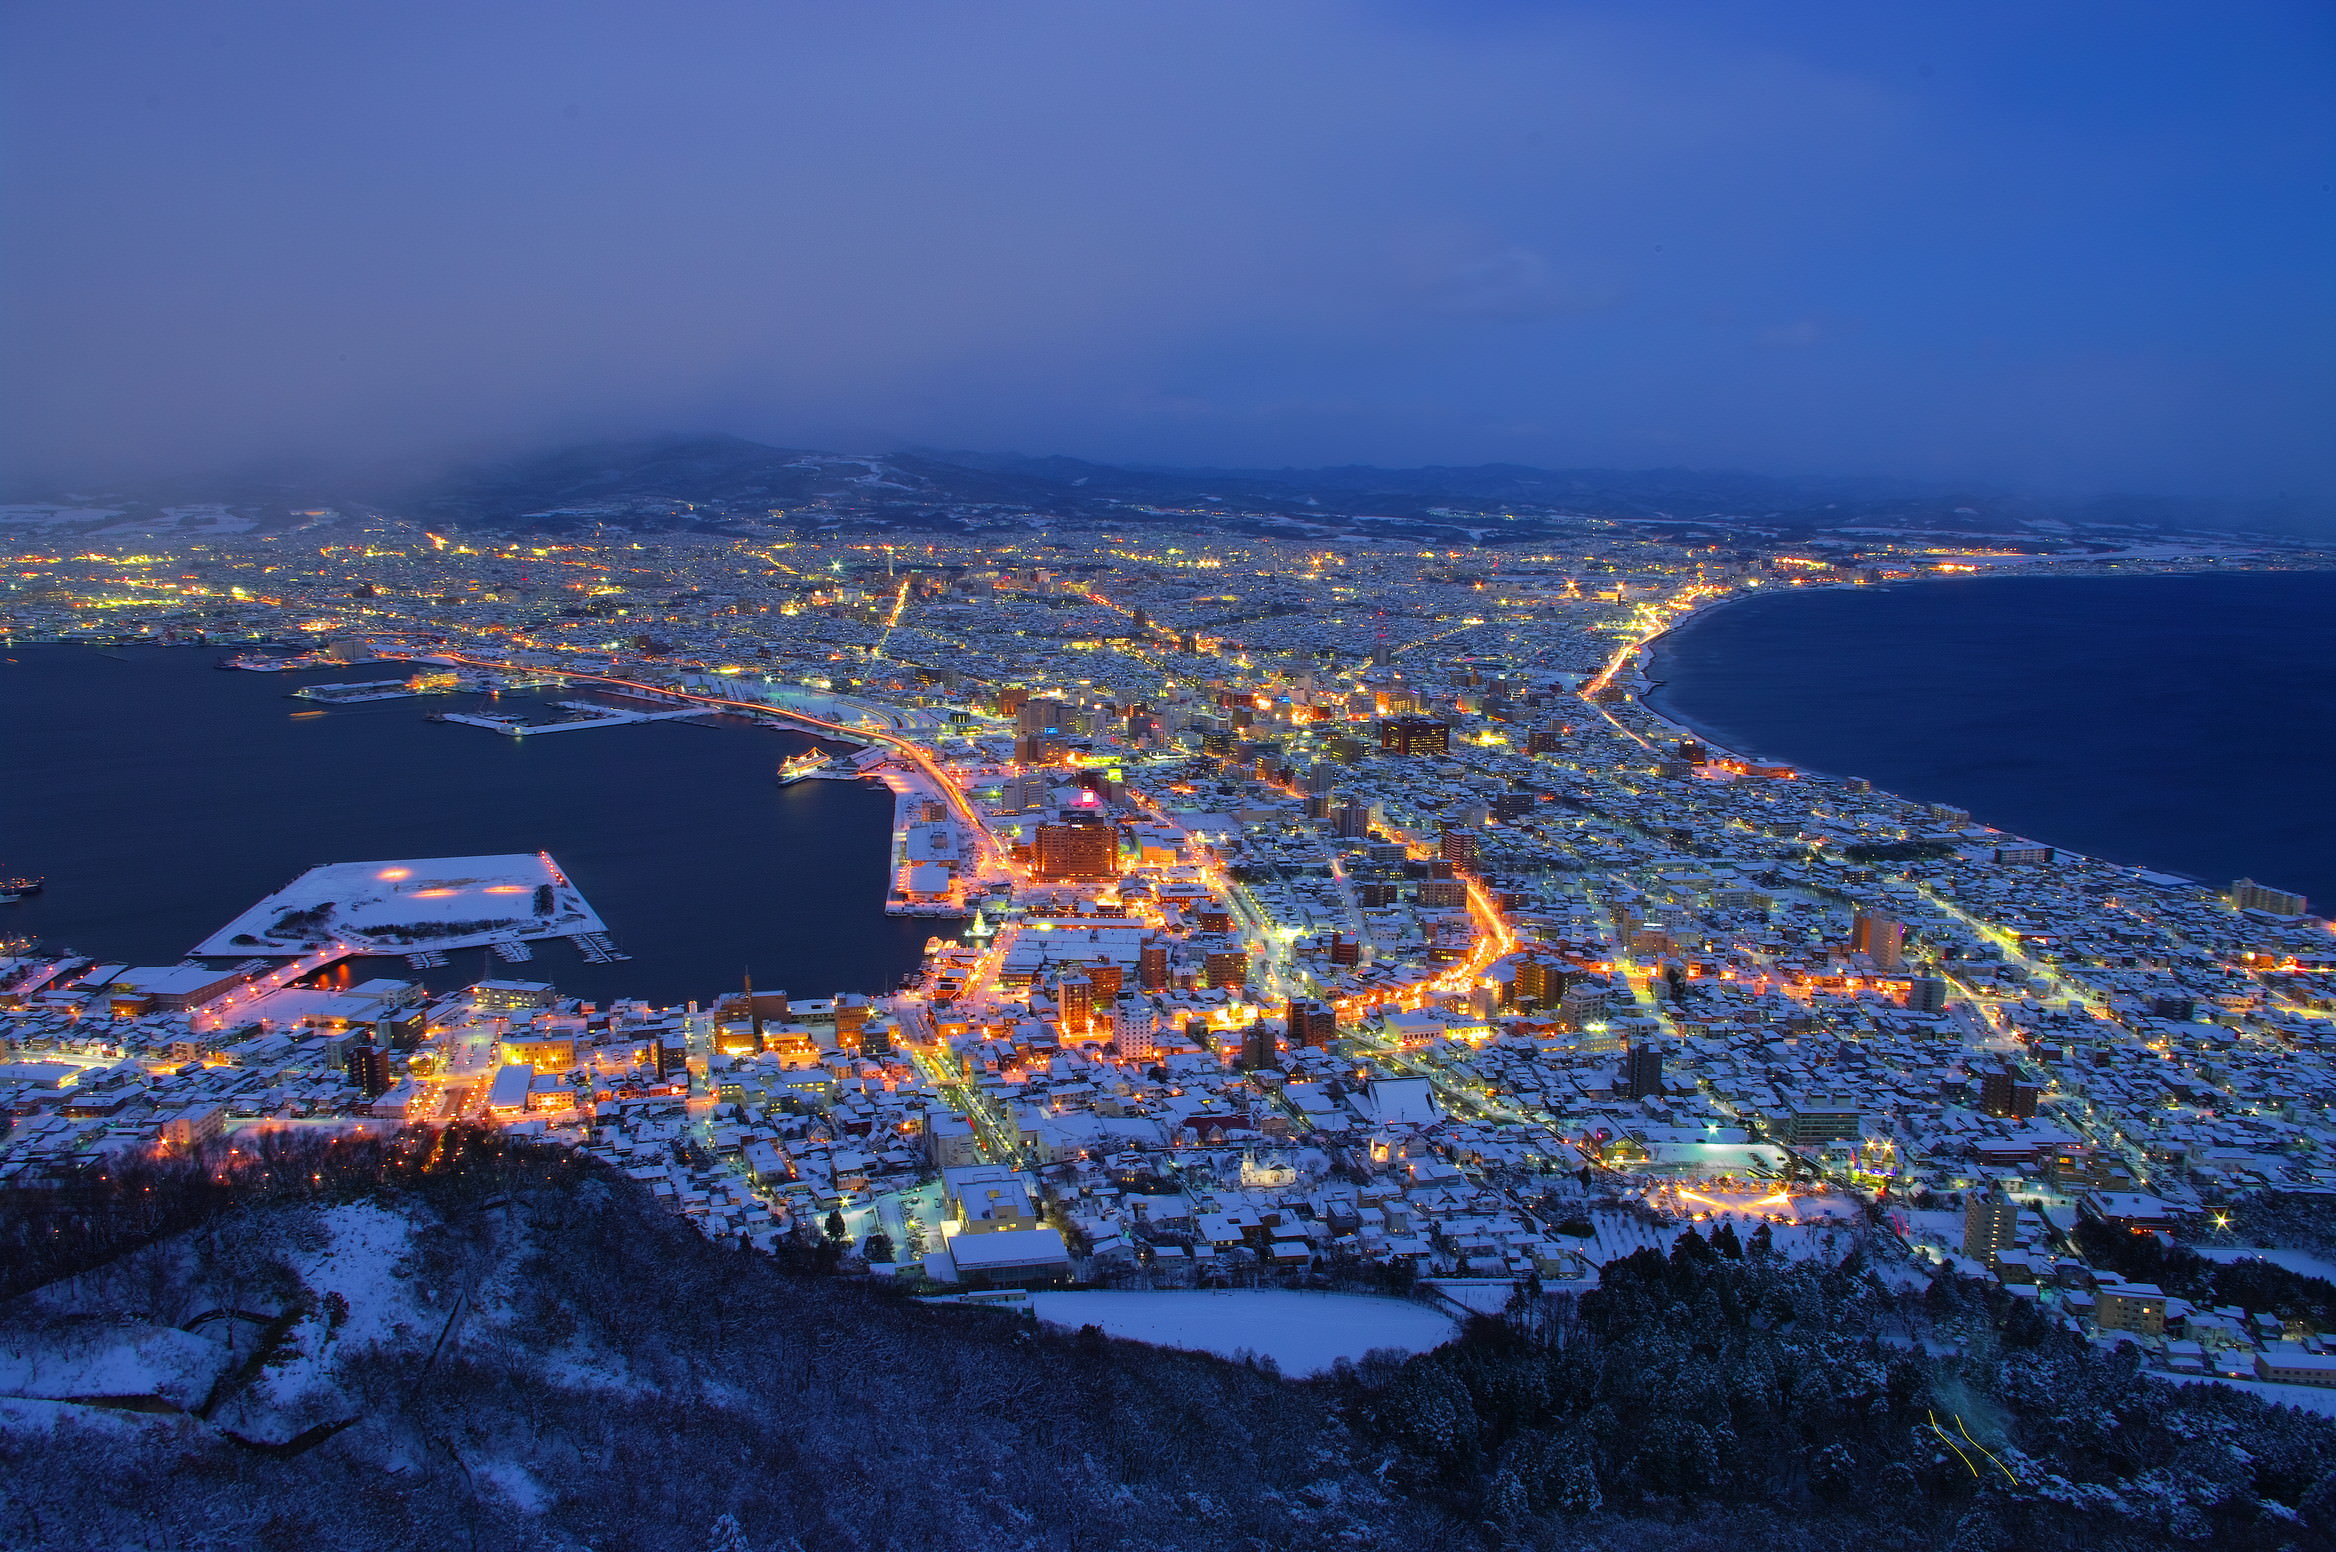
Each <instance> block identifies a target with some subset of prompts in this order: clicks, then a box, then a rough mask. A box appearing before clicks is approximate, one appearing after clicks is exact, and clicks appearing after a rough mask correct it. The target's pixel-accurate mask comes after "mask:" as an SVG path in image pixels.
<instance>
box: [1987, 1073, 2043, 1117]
mask: <svg viewBox="0 0 2336 1552" xmlns="http://www.w3.org/2000/svg"><path fill="white" fill-rule="evenodd" d="M2040 1092H2041V1091H2040V1089H2039V1088H2038V1086H2037V1085H2036V1084H2033V1083H2030V1082H2028V1081H2027V1080H2025V1079H2023V1078H2022V1077H2020V1076H2019V1075H2018V1074H2017V1073H2015V1072H2013V1071H2012V1070H2011V1069H2010V1068H2008V1067H1998V1068H1996V1069H1995V1070H1994V1071H1992V1072H1983V1073H1981V1074H1980V1075H1979V1108H1980V1109H1982V1110H1984V1111H1986V1112H1987V1113H1988V1114H1989V1115H1991V1116H2003V1117H2005V1118H2007V1119H2011V1120H2020V1121H2025V1120H2027V1119H2028V1118H2029V1117H2031V1116H2033V1115H2034V1114H2035V1113H2036V1100H2037V1098H2038V1096H2039V1094H2040Z"/></svg>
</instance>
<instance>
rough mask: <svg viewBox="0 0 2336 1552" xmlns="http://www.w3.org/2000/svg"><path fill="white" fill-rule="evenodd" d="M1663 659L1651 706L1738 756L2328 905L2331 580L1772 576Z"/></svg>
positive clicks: (2332, 881)
mask: <svg viewBox="0 0 2336 1552" xmlns="http://www.w3.org/2000/svg"><path fill="white" fill-rule="evenodd" d="M1653 674H1654V676H1655V677H1656V678H1658V679H1660V680H1662V681H1663V685H1662V688H1661V689H1660V690H1658V691H1657V692H1656V694H1655V695H1654V696H1653V697H1652V704H1653V705H1654V707H1655V709H1657V710H1659V711H1661V712H1663V713H1664V714H1665V715H1667V716H1671V717H1673V718H1674V719H1675V720H1678V721H1681V722H1685V723H1687V724H1689V725H1691V726H1693V727H1696V728H1699V729H1701V730H1702V731H1703V732H1705V733H1706V734H1707V735H1708V736H1710V737H1712V738H1714V739H1716V740H1718V741H1719V742H1721V743H1723V744H1726V745H1727V746H1728V747H1730V748H1732V749H1736V750H1738V751H1740V752H1745V753H1753V754H1761V755H1766V756H1769V757H1770V758H1773V759H1780V760H1790V761H1793V762H1795V763H1797V764H1799V765H1801V766H1803V767H1804V768H1806V769H1809V770H1812V771H1823V772H1829V773H1832V774H1835V775H1846V776H1863V777H1866V778H1868V779H1870V780H1871V781H1872V782H1873V783H1874V784H1875V785H1876V786H1877V787H1881V788H1885V789H1887V790H1890V791H1894V792H1899V793H1902V794H1904V795H1906V796H1908V797H1913V798H1920V799H1925V800H1929V801H1933V802H1943V803H1951V804H1953V805H1955V806H1956V807H1959V808H1967V809H1969V810H1970V811H1971V814H1972V817H1973V818H1974V819H1976V820H1978V821H1979V822H1981V823H1985V824H1992V825H1996V826H1999V827H2001V828H2003V829H2006V830H2012V831H2016V832H2018V833H2020V834H2022V835H2025V836H2028V837H2030V838H2032V839H2034V840H2038V841H2043V842H2047V843H2049V844H2052V845H2055V846H2062V847H2066V848H2069V849H2071V850H2075V851H2081V852H2086V853H2089V854H2091V855H2093V856H2097V857H2102V858H2106V859H2108V860H2111V861H2115V862H2122V863H2132V864H2138V865H2142V866H2148V867H2155V868H2162V869H2167V870H2170V871H2174V872H2179V873H2187V874H2190V875H2192V876H2194V877H2197V878H2200V879H2202V880H2205V881H2207V882H2209V883H2212V884H2214V885H2217V886H2218V887H2219V886H2223V885H2227V884H2228V883H2229V882H2230V881H2231V880H2232V879H2233V878H2237V877H2242V876H2244V877H2249V878H2253V879H2256V880H2258V881H2259V882H2262V883H2266V884H2271V885H2275V886H2277V887H2279V888H2282V889H2291V890H2296V891H2298V892H2300V893H2303V894H2306V895H2309V896H2310V897H2311V898H2312V899H2313V901H2314V904H2315V907H2316V908H2317V909H2320V910H2322V911H2326V910H2328V909H2330V908H2336V573H2327V572H2257V573H2228V574H2219V575H2218V574H2206V575H2198V576H2136V577H2000V578H1999V577H1988V578H1974V579H1970V580H1955V581H1937V582H1919V583H1905V584H1894V585H1890V586H1884V587H1866V588H1855V589H1851V588H1777V589H1775V590H1773V591H1763V592H1761V593H1759V594H1755V595H1752V596H1750V597H1747V598H1746V599H1744V600H1743V601H1742V602H1740V603H1730V604H1728V605H1726V606H1724V607H1722V608H1719V609H1717V610H1714V611H1712V612H1711V613H1709V614H1706V615H1703V616H1700V617H1698V618H1695V619H1692V620H1690V621H1689V622H1688V623H1687V624H1686V625H1685V626H1683V627H1682V628H1681V629H1679V630H1678V631H1676V632H1674V633H1673V634H1672V635H1671V636H1669V637H1668V638H1666V639H1665V640H1664V641H1663V642H1662V643H1661V644H1660V646H1659V647H1658V649H1657V652H1656V656H1655V663H1654V668H1653Z"/></svg>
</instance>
